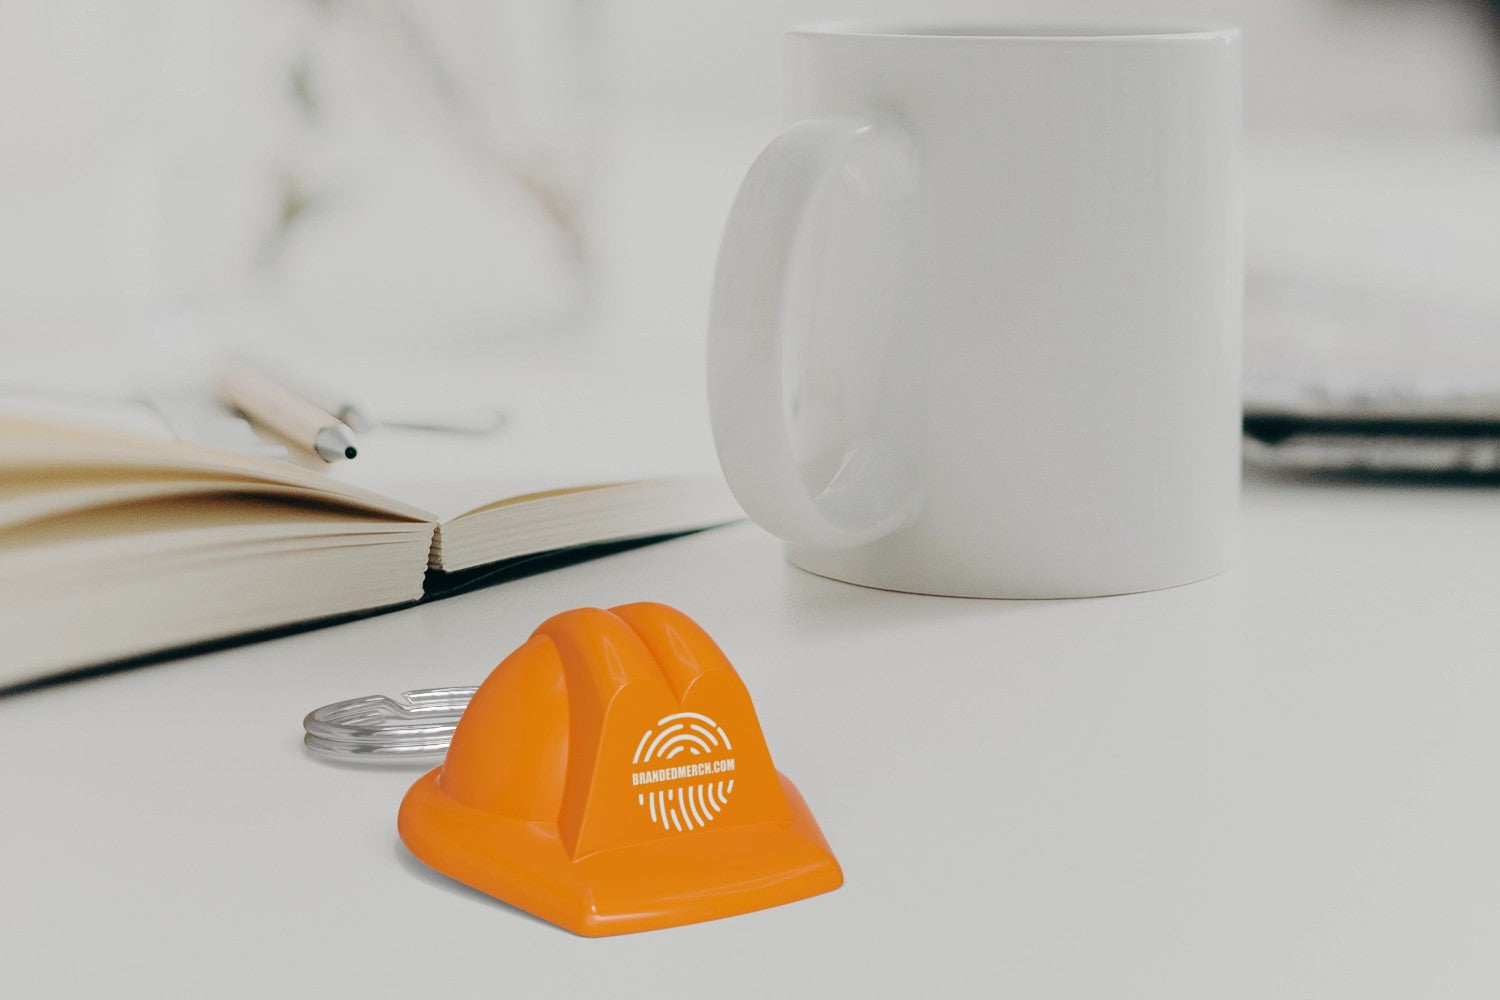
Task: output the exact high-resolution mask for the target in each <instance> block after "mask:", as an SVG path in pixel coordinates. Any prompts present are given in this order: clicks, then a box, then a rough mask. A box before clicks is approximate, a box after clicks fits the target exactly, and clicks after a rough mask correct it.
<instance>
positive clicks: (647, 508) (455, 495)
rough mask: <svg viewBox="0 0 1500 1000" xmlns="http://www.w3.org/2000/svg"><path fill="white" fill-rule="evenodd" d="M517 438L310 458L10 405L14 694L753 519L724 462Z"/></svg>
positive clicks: (3, 585) (7, 581) (6, 455)
mask: <svg viewBox="0 0 1500 1000" xmlns="http://www.w3.org/2000/svg"><path fill="white" fill-rule="evenodd" d="M564 430H566V429H564ZM583 437H584V438H588V435H584V436H583ZM551 439H552V440H557V438H556V437H555V436H553V437H552V438H551ZM519 440H521V438H519V437H517V439H516V440H514V441H513V440H511V439H510V438H509V437H508V436H507V435H505V434H504V433H502V434H500V435H497V436H496V437H495V439H493V440H484V441H476V440H459V439H455V438H448V437H445V436H442V435H418V434H414V433H409V434H406V435H402V434H400V433H399V432H395V431H391V432H384V431H383V432H381V433H379V434H378V435H371V436H370V438H369V439H368V441H366V440H363V439H362V441H361V455H360V457H359V458H358V459H356V460H355V461H352V462H348V463H341V464H340V465H338V466H324V467H314V466H312V465H309V466H308V467H303V466H300V465H298V464H296V463H294V462H290V461H279V460H274V459H266V458H256V457H252V456H249V455H242V454H236V453H234V452H228V451H219V450H215V449H208V448H203V447H198V446H195V445H191V444H184V443H181V442H178V441H175V440H170V439H157V438H153V437H150V436H145V435H135V434H124V433H119V432H115V431H111V430H101V429H97V428H92V427H84V426H78V425H70V424H66V423H56V422H48V421H38V420H35V419H28V418H25V417H19V416H6V415H4V414H0V595H3V596H0V636H4V638H5V655H4V657H3V658H0V687H5V686H8V685H14V684H17V683H23V682H25V681H28V680H31V679H35V678H38V677H42V676H45V675H47V674H51V673H54V672H57V671H62V670H68V669H71V668H77V667H84V666H89V665H93V664H97V663H103V662H109V661H114V660H120V659H126V658H131V657H137V656H142V655H145V654H149V653H153V652H156V651H161V650H167V649H173V648H177V647H186V646H191V645H194V644H198V643H203V642H208V641H212V640H217V639H222V638H227V637H232V636H239V635H246V634H250V633H255V632H258V631H263V630H267V629H273V628H277V627H279V626H287V625H292V624H296V623H302V622H310V621H316V620H319V619H328V618H336V617H340V616H346V615H350V614H353V613H356V612H361V611H368V610H373V609H378V608H384V607H389V606H393V605H400V604H406V603H411V602H415V601H419V600H421V599H422V598H423V596H424V594H426V593H427V592H428V590H430V589H432V588H433V583H432V581H434V580H435V581H438V582H439V585H440V584H441V581H443V580H444V579H452V574H455V573H461V572H462V571H465V570H473V569H474V568H475V567H482V566H486V565H491V564H495V563H501V562H503V561H505V560H512V559H516V558H517V557H522V556H527V555H532V554H536V553H542V552H551V551H555V550H561V549H567V548H571V547H576V546H587V545H593V544H597V543H602V542H608V541H616V540H624V539H633V538H647V537H652V536H657V535H666V534H673V533H677V532H682V531H688V530H693V529H696V528H703V527H708V526H711V525H714V524H721V523H725V522H727V521H731V520H735V519H736V518H738V517H740V516H741V515H740V512H739V508H738V507H737V506H736V505H735V503H734V501H733V499H732V498H731V497H730V496H729V494H728V491H727V488H726V487H725V486H724V484H723V481H722V479H721V478H720V477H719V476H718V475H696V476H694V475H678V474H671V470H670V469H660V468H655V469H653V468H643V467H642V464H641V463H640V462H639V461H638V458H639V456H635V457H632V456H630V455H628V454H623V453H622V451H621V448H620V446H619V444H618V442H617V441H616V442H611V441H610V440H609V439H608V436H607V435H605V436H603V437H601V436H600V435H598V434H595V435H594V436H593V437H592V438H588V440H580V438H579V437H577V436H573V437H571V438H566V437H565V438H564V440H574V441H579V446H578V447H569V448H568V449H567V453H566V455H557V456H551V457H549V452H548V450H547V449H545V448H540V447H539V446H537V445H535V444H531V445H523V444H520V443H517V442H518V441H519ZM534 440H535V439H534ZM590 442H593V443H592V444H591V443H590ZM591 448H593V449H594V450H595V452H596V453H595V454H592V455H591V454H588V452H589V450H590V449H591ZM625 450H626V451H628V449H625ZM662 450H666V449H662ZM649 451H650V449H649V448H647V449H643V453H649ZM679 458H680V456H679ZM696 467H697V468H699V469H702V468H704V465H703V464H702V463H701V461H700V462H699V464H698V465H697V466H696ZM626 468H631V469H634V470H635V471H634V472H633V473H632V474H629V475H622V474H621V473H622V472H623V471H624V470H625V469H626ZM522 471H524V475H521V474H518V473H520V472H522ZM424 583H425V584H426V588H425V589H424Z"/></svg>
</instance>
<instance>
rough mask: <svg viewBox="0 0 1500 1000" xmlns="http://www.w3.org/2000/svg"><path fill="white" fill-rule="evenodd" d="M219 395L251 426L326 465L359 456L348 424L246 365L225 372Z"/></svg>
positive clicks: (220, 383) (220, 379)
mask: <svg viewBox="0 0 1500 1000" xmlns="http://www.w3.org/2000/svg"><path fill="white" fill-rule="evenodd" d="M219 394H220V395H222V396H223V397H224V399H225V401H227V402H228V403H229V404H230V405H231V406H233V407H234V408H235V409H237V410H239V411H240V412H241V413H243V414H244V415H245V416H246V417H248V418H249V419H250V420H251V421H252V422H254V423H257V424H260V425H261V426H263V427H265V428H267V429H268V430H271V431H274V432H275V433H276V434H278V435H280V436H281V437H283V438H285V439H286V440H288V441H290V442H291V443H292V444H295V445H297V446H298V447H300V448H303V449H306V450H307V451H310V452H312V453H313V454H314V455H317V456H318V457H319V458H321V459H322V460H323V461H325V462H337V461H341V460H343V459H348V458H353V457H354V456H355V455H357V454H359V449H358V448H357V447H356V446H355V443H354V432H353V431H351V430H350V429H349V427H348V425H347V424H345V423H344V422H343V421H341V420H339V418H338V417H336V416H334V415H333V414H331V413H329V412H327V411H326V410H322V409H320V408H318V407H317V406H315V405H313V404H312V403H310V402H308V401H307V400H306V399H304V398H302V397H301V396H300V395H298V394H297V393H296V392H294V391H292V390H291V389H289V388H287V387H286V386H284V385H282V384H281V383H280V382H278V381H276V380H275V379H273V378H271V377H270V376H268V375H266V374H265V373H264V372H261V371H259V370H258V369H256V368H253V367H251V366H249V365H244V364H234V365H230V366H229V367H228V368H227V369H225V371H224V373H223V374H222V375H220V376H219Z"/></svg>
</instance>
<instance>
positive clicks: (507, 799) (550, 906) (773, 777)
mask: <svg viewBox="0 0 1500 1000" xmlns="http://www.w3.org/2000/svg"><path fill="white" fill-rule="evenodd" d="M398 826H399V829H400V832H401V839H402V840H403V841H404V842H405V843H406V846H407V847H408V848H410V849H411V851H412V853H413V854H415V855H416V856H417V857H419V858H421V859H422V860H423V861H424V862H426V863H427V864H428V865H430V866H432V867H433V868H435V869H437V870H438V871H440V872H442V873H443V874H445V875H448V876H450V877H452V878H454V879H457V880H458V881H460V882H463V883H465V884H466V885H470V886H473V887H474V888H476V889H478V890H480V891H481V892H485V893H488V894H490V895H492V896H495V897H496V898H498V899H501V900H504V901H505V902H507V903H510V904H511V905H513V906H516V907H519V908H520V909H523V910H525V911H527V912H528V913H532V914H535V915H536V916H539V917H541V918H542V919H544V920H548V921H551V922H552V923H554V924H557V925H559V926H561V927H563V928H566V929H567V930H570V931H572V932H573V933H575V934H581V935H584V936H587V937H598V936H602V935H607V934H625V933H630V932H633V931H644V930H654V929H657V928H661V927H675V926H678V925H680V924H688V923H696V922H698V921H702V920H715V919H718V918H720V917H729V916H735V915H737V914H741V913H749V912H751V911H753V910H761V909H765V908H767V907H771V906H779V905H781V904H783V903H790V902H793V901H795V900H799V899H803V898H806V897H808V896H813V895H817V894H819V893H824V892H829V891H831V890H833V889H837V888H838V887H839V886H840V885H842V884H843V881H844V876H843V872H842V871H841V870H840V868H839V864H838V861H837V860H835V859H834V856H833V853H832V852H831V851H830V850H829V849H828V844H827V842H826V841H825V840H824V839H823V834H822V831H821V830H819V829H818V824H817V821H816V820H814V819H813V816H812V812H811V811H810V810H809V809H808V808H807V803H806V802H804V801H803V799H802V796H801V795H800V794H799V793H798V791H797V789H796V787H795V786H794V785H793V784H792V783H791V781H789V780H788V779H787V778H786V777H785V776H784V775H782V774H779V773H778V772H777V771H776V769H775V766H774V765H773V764H772V762H771V754H770V752H769V750H768V749H767V747H766V744H765V737H764V736H763V735H762V733H761V728H760V721H759V720H758V719H757V718H756V714H755V708H754V706H753V705H752V704H751V703H750V695H749V693H748V692H747V691H746V690H745V685H744V683H743V682H742V681H741V680H740V677H739V674H737V673H736V672H735V669H734V667H733V666H732V665H731V664H730V662H729V660H728V659H727V658H726V657H725V656H724V653H723V652H722V651H721V650H720V649H719V647H718V646H717V645H715V644H714V641H713V640H712V639H710V638H709V636H708V634H707V633H705V632H704V631H703V629H702V628H701V627H699V626H698V624H697V623H696V622H694V621H693V620H692V619H691V618H689V617H688V616H687V615H684V614H683V613H682V612H680V611H677V610H674V609H672V608H669V607H667V606H665V605H662V604H630V605H625V606H623V607H617V608H611V609H610V610H608V611H605V610H602V609H600V608H579V609H577V610H574V611H567V612H564V613H563V614H560V615H556V616H554V617H552V618H550V619H548V620H547V621H545V622H543V623H542V624H541V626H540V627H539V628H538V629H537V630H536V631H535V632H534V633H532V635H531V638H530V639H529V640H527V641H526V642H525V643H524V644H522V645H521V646H520V648H518V649H517V650H516V651H515V652H513V653H511V654H510V655H509V656H508V657H506V658H505V660H504V661H503V662H501V664H500V665H499V666H498V667H496V668H495V670H494V672H493V673H491V674H490V676H489V678H488V679H487V680H486V681H485V682H484V683H483V684H482V685H480V687H479V689H478V691H477V692H475V694H474V697H473V699H472V700H471V701H470V702H469V706H468V708H467V709H465V711H464V713H463V716H462V718H460V719H459V721H458V725H457V728H456V729H455V730H454V732H453V738H452V743H451V745H450V746H449V748H448V754H447V757H446V758H445V760H444V762H443V764H442V766H441V767H438V768H435V769H434V770H432V771H430V772H429V773H427V774H426V775H424V776H423V777H422V778H420V779H419V780H418V781H417V782H416V784H414V785H412V787H411V790H410V791H408V792H407V794H406V798H405V799H404V800H403V801H402V803H401V812H400V816H399V819H398Z"/></svg>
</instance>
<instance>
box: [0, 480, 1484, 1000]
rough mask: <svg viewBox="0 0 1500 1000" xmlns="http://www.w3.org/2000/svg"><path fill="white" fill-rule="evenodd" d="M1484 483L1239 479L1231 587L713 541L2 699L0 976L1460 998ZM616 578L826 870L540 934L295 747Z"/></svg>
mask: <svg viewBox="0 0 1500 1000" xmlns="http://www.w3.org/2000/svg"><path fill="white" fill-rule="evenodd" d="M1497 501H1500V494H1497V493H1496V492H1494V491H1493V490H1486V489H1469V488H1454V487H1419V486H1381V485H1365V484H1344V485H1339V484H1328V483H1314V482H1306V481H1296V480H1273V479H1265V478H1254V477H1252V478H1250V479H1249V481H1247V484H1246V491H1245V508H1244V543H1243V552H1242V556H1241V558H1240V561H1239V563H1238V565H1237V566H1236V568H1235V569H1234V570H1233V571H1231V572H1230V573H1228V574H1226V575H1224V576H1221V577H1219V578H1217V579H1214V580H1210V581H1207V582H1204V583H1200V584H1196V585H1193V586H1188V587H1182V588H1179V589H1176V590H1170V591H1165V592H1160V593H1155V594H1144V595H1138V596H1129V597H1116V598H1108V599H1101V600H1087V601H1057V602H1003V601H1001V602H985V601H965V600H949V599H939V598H927V597H913V596H904V595H899V594H892V593H884V592H879V591H873V590H864V589H860V588H857V587H852V586H848V585H844V584H839V583H834V582H830V581H827V580H822V579H819V578H815V577H812V576H809V575H806V574H804V573H801V572H800V571H798V570H795V569H793V568H791V567H789V566H788V565H786V564H785V563H784V562H783V561H782V559H781V557H780V552H779V550H778V546H777V545H776V544H775V543H774V542H773V541H772V540H771V539H770V538H769V537H767V536H766V535H764V534H763V533H762V532H761V531H760V530H759V529H757V528H755V527H753V526H751V525H749V524H740V525H736V526H732V527H729V528H725V529H720V530H716V531H712V532H708V533H705V534H702V535H698V536H694V537H688V538H684V539H680V540H676V541H672V542H667V543H664V544H660V545H657V546H654V547H650V548H646V549H642V550H637V551H634V552H630V553H626V554H621V555H616V556H614V557H611V558H608V559H605V560H602V561H598V562H593V563H588V564H583V565H579V566H576V567H573V568H569V569H564V570H561V571H557V572H553V573H550V574H545V575H541V576H537V577H533V578H530V579H526V580H521V581H518V582H514V583H509V584H506V585H503V586H500V587H498V588H493V589H489V590H484V591H480V592H477V593H473V594H470V595H467V596H464V597H460V598H457V599H454V600H449V601H445V602H440V603H437V604H433V605H430V606H425V607H419V608H414V609H410V610H406V611H401V612H398V613H395V614H391V615H387V616H384V617H380V618H375V619H371V620H367V621H362V622H358V623H354V624H349V625H344V626H340V627H336V628H331V629H326V630H323V631H318V632H312V633H307V634H303V635H299V636H294V637H290V638H285V639H281V640H277V641H274V642H269V643H264V644H260V645H255V646H248V647H241V648H236V649H232V650H228V651H224V652H218V653H214V654H211V655H206V656H200V657H197V658H193V659H187V660H181V661H176V662H170V663H166V664H162V665H157V666H151V667H148V668H144V669H140V670H135V671H131V672H127V673H120V674H116V675H112V676H108V677H104V678H101V679H97V680H92V681H89V682H86V683H80V684H76V685H72V686H67V687H61V688H57V689H53V690H47V691H42V692H37V693H32V694H28V695H24V696H20V697H15V698H10V699H4V700H0V760H3V761H4V765H3V769H4V780H3V782H0V787H3V796H4V797H3V805H0V847H3V851H0V993H3V994H4V995H6V996H11V997H31V996H42V995H49V994H50V995H72V996H85V995H96V996H103V995H110V996H119V995H143V996H144V995H151V996H210V995H213V996H257V997H259V996H274V995H282V996H314V995H323V996H355V995H358V996H368V997H384V996H392V997H394V996H407V997H413V996H430V997H443V996H496V997H499V996H506V997H509V996H514V997H538V996H560V997H605V996H609V997H615V996H650V997H662V996H677V995H684V996H705V995H708V996H942V995H991V996H999V995H1006V996H1024V997H1040V996H1069V997H1073V996H1077V997H1084V996H1088V997H1111V998H1118V997H1150V998H1163V997H1192V998H1199V997H1210V996H1211V997H1216V998H1233V997H1358V998H1361V1000H1365V998H1372V997H1419V996H1420V997H1466V996H1474V997H1478V996H1493V995H1494V994H1495V991H1496V988H1497V984H1500V948H1497V947H1496V942H1497V940H1500V904H1497V900H1500V849H1497V846H1496V845H1497V844H1500V792H1497V788H1500V782H1497V774H1500V725H1497V722H1496V719H1497V718H1500V656H1497V651H1500V614H1497V613H1496V607H1497V597H1500V530H1497V524H1500V517H1497V514H1500V502H1497ZM641 599H654V600H660V601H665V602H668V603H670V604H674V605H676V606H678V607H680V608H682V609H684V610H686V611H687V612H689V613H690V614H692V615H693V616H695V617H696V618H697V619H698V620H699V621H700V622H701V623H702V624H703V625H705V626H706V627H707V628H708V630H709V632H710V633H711V634H712V635H714V636H715V637H716V638H717V639H718V641H719V642H720V644H721V645H722V646H723V648H724V649H725V650H726V651H727V652H728V653H729V655H730V656H731V658H732V659H733V660H734V661H735V662H736V664H737V665H738V667H739V669H740V671H741V673H742V675H743V676H744V678H745V680H746V682H747V684H748V685H749V688H750V690H751V693H752V695H753V696H754V698H755V700H756V704H757V707H758V709H759V712H760V715H761V719H762V722H763V724H764V727H765V732H766V735H767V738H768V739H769V741H770V745H771V749H772V752H773V754H774V756H775V759H776V761H777V764H778V766H779V767H780V768H781V770H783V771H784V772H786V773H787V774H788V775H790V776H791V777H792V778H793V780H794V781H796V782H797V783H798V785H799V786H800V787H801V789H802V791H803V793H804V795H805V796H806V797H807V799H808V801H809V803H810V804H811V805H812V807H813V810H814V812H815V814H816V815H817V817H818V820H819V821H820V823H821V824H822V827H823V830H824V832H825V833H826V834H827V837H828V839H829V841H830V842H831V844H832V845H833V847H834V850H835V851H836V853H837V854H838V857H839V859H840V861H841V862H842V864H843V867H844V871H845V875H846V879H847V882H846V884H845V886H844V887H843V888H842V889H840V890H838V891H837V892H834V893H832V894H829V895H825V896H821V897H817V898H813V899H810V900H805V901H802V902H799V903H794V904H791V905H788V906H783V907H780V908H777V909H773V910H768V911H763V912H760V913H755V914H751V915H747V916H742V917H736V918H733V919H729V920H722V921H718V922H714V923H709V924H700V925H696V926H689V927H682V928H677V929H672V930H666V931H658V932H652V933H646V934H637V935H628V936H624V937H618V938H610V939H599V940H586V939H582V938H577V937H574V936H572V935H570V934H568V933H566V932H564V931H561V930H558V929H557V928H554V927H552V926H551V925H549V924H546V923H543V922H541V921H539V920H536V919H534V918H532V917H529V916H527V915H526V914H524V913H521V912H519V911H517V910H514V909H512V908H510V907H508V906H505V905H503V904H501V903H498V902H496V901H494V900H492V899H490V898H489V897H486V896H483V895H481V894H479V893H477V892H474V891H471V890H469V889H467V888H464V887H462V886H460V885H458V884H456V883H454V882H450V881H449V880H447V879H446V878H443V877H441V876H438V875H435V874H433V873H431V872H430V871H428V870H427V869H425V868H424V867H423V866H422V865H421V864H420V863H419V862H417V861H415V860H414V859H413V858H412V857H411V856H410V855H408V854H407V852H406V850H405V849H404V848H403V847H402V846H401V844H400V842H399V841H398V839H397V837H396V829H395V813H396V807H397V804H398V802H399V801H400V799H401V796H402V794H403V792H404V791H405V789H406V787H407V785H408V784H409V783H410V782H411V781H412V780H413V779H414V778H415V777H416V774H417V771H416V770H411V769H398V768H390V769H370V768H356V767H350V766H336V765H330V764H327V763H324V762H322V761H321V760H318V759H315V758H313V757H310V756H309V755H307V754H306V753H305V752H304V750H303V748H302V746H301V743H300V737H301V729H300V720H301V718H302V715H303V714H304V713H305V712H307V711H308V710H309V709H311V708H313V707H315V706H318V705H321V704H323V703H325V702H329V701H333V700H337V699H340V698H346V697H352V696H355V695H361V694H368V693H375V692H383V693H395V692H399V691H401V690H404V689H407V688H415V687H425V686H433V685H441V684H457V683H473V682H477V681H478V680H480V679H481V678H482V677H483V676H484V674H485V673H486V671H487V670H488V668H489V667H490V666H492V665H493V664H494V663H495V662H496V661H497V660H498V659H500V657H502V656H503V655H504V654H505V653H507V652H508V651H509V650H510V649H511V648H512V647H513V646H514V645H516V644H517V643H519V642H520V641H522V640H523V639H524V638H525V636H526V635H527V634H528V632H529V631H530V629H531V628H532V627H534V626H535V625H536V624H537V623H539V622H540V621H541V620H542V619H544V618H545V617H547V616H548V615H550V614H552V613H553V612H556V611H559V610H562V609H565V608H568V607H573V606H580V605H587V604H595V605H604V606H607V605H611V604H615V603H621V602H627V601H634V600H641Z"/></svg>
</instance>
